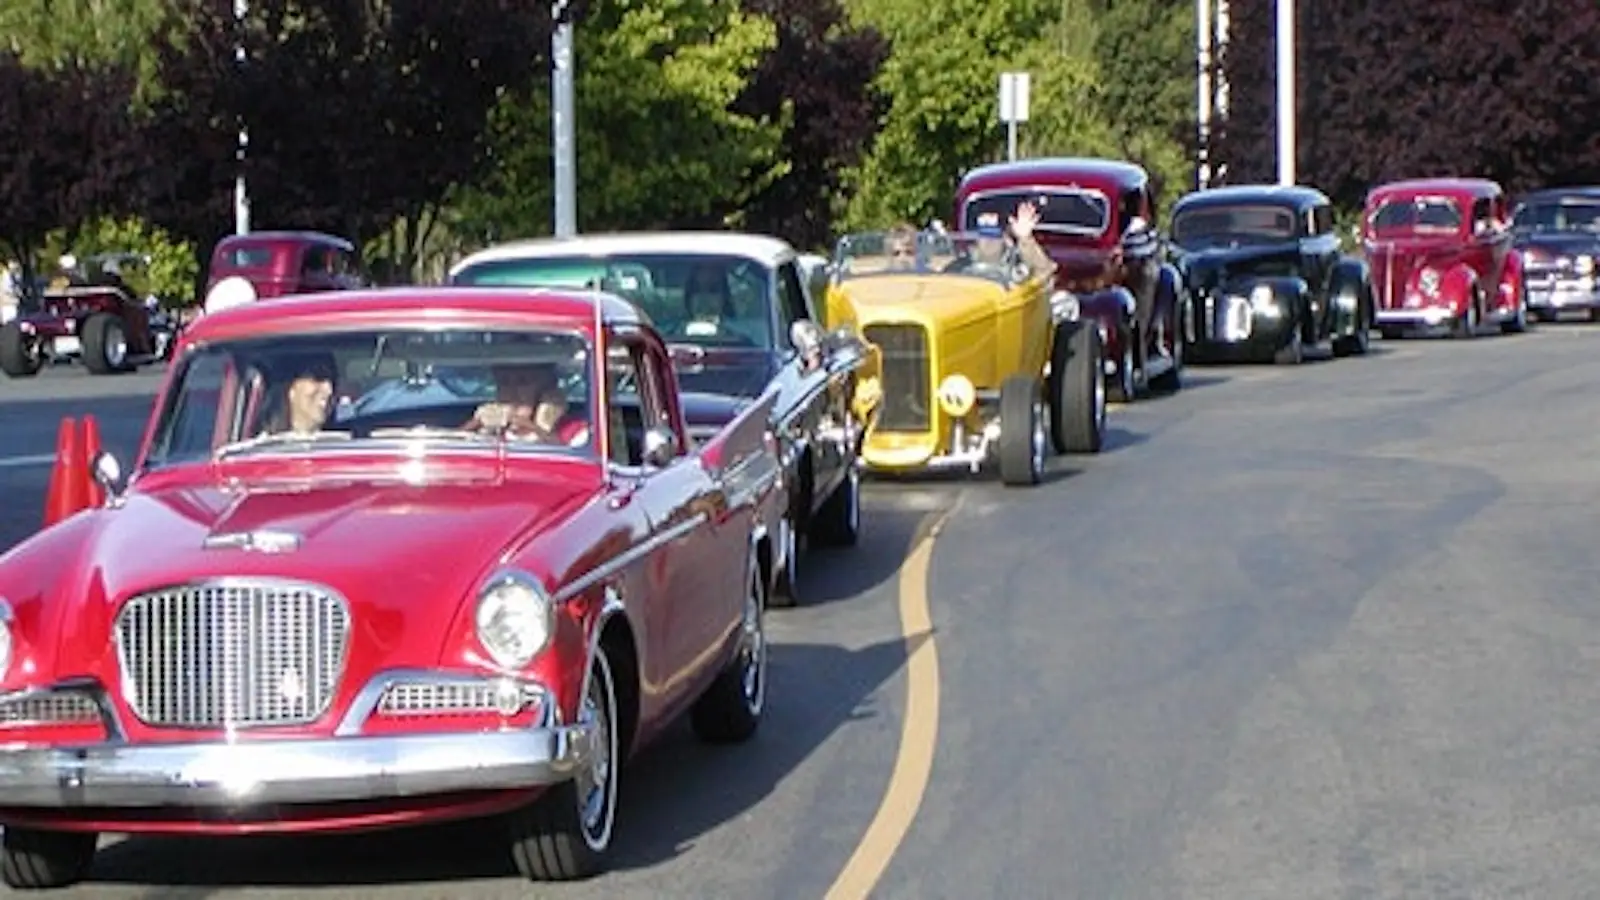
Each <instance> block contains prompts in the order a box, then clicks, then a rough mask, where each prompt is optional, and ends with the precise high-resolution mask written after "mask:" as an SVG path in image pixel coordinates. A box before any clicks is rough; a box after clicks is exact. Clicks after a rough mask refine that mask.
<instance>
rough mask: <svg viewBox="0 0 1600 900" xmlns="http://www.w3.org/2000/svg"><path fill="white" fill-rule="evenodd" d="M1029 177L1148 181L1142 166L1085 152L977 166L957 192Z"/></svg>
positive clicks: (1133, 184)
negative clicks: (1083, 153)
mask: <svg viewBox="0 0 1600 900" xmlns="http://www.w3.org/2000/svg"><path fill="white" fill-rule="evenodd" d="M1029 179H1039V180H1040V181H1041V183H1042V184H1051V183H1054V182H1057V181H1062V180H1066V179H1072V180H1080V181H1092V182H1096V183H1098V184H1102V185H1103V184H1116V185H1118V186H1120V187H1137V186H1143V185H1144V184H1145V183H1146V182H1148V181H1149V175H1148V174H1147V173H1146V172H1145V170H1144V169H1143V167H1141V166H1137V165H1134V164H1133V163H1130V162H1124V161H1122V160H1116V159H1100V158H1097V157H1085V156H1043V157H1037V158H1034V159H1019V160H1014V161H1011V162H997V163H988V164H987V165H982V166H977V167H975V168H973V169H971V170H969V171H968V172H967V174H965V175H963V176H962V177H961V185H960V187H959V188H958V192H967V191H974V190H993V189H998V188H1000V187H1002V186H1007V185H1015V184H1022V183H1025V182H1027V181H1028V180H1029Z"/></svg>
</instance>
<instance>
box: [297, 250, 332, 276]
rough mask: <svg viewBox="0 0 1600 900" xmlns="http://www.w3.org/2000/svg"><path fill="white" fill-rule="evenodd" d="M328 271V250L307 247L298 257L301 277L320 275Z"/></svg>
mask: <svg viewBox="0 0 1600 900" xmlns="http://www.w3.org/2000/svg"><path fill="white" fill-rule="evenodd" d="M327 270H328V248H326V247H307V248H306V252H305V253H304V254H302V255H301V257H300V274H301V275H320V274H322V273H324V272H326V271H327Z"/></svg>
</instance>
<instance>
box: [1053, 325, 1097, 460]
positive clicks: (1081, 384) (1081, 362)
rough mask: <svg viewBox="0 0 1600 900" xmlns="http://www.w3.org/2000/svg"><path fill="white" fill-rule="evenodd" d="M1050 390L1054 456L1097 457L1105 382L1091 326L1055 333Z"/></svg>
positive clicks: (1094, 332)
mask: <svg viewBox="0 0 1600 900" xmlns="http://www.w3.org/2000/svg"><path fill="white" fill-rule="evenodd" d="M1050 388H1051V396H1050V400H1051V402H1050V438H1051V441H1052V442H1053V443H1054V445H1055V449H1056V452H1057V453H1099V452H1100V447H1101V445H1102V444H1104V442H1105V432H1106V380H1105V375H1104V361H1103V356H1102V348H1101V346H1100V331H1099V329H1097V328H1095V326H1094V323H1092V322H1090V323H1087V324H1081V325H1078V326H1077V327H1075V328H1072V330H1071V331H1070V333H1066V334H1063V333H1061V332H1059V331H1058V332H1057V334H1056V341H1055V354H1054V358H1053V359H1052V360H1051V362H1050Z"/></svg>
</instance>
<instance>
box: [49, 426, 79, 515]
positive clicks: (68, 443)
mask: <svg viewBox="0 0 1600 900" xmlns="http://www.w3.org/2000/svg"><path fill="white" fill-rule="evenodd" d="M77 454H78V423H77V422H76V421H74V420H72V419H62V420H61V427H60V428H59V429H57V430H56V461H55V463H54V464H53V465H51V467H50V487H49V488H48V489H46V492H45V495H44V527H46V528H49V527H50V526H51V525H54V524H56V523H57V522H59V521H61V520H62V519H65V518H66V517H67V516H70V515H72V510H71V508H70V507H69V505H68V503H69V500H70V497H69V496H68V484H69V483H70V480H71V478H72V463H73V460H74V459H75V458H76V457H77Z"/></svg>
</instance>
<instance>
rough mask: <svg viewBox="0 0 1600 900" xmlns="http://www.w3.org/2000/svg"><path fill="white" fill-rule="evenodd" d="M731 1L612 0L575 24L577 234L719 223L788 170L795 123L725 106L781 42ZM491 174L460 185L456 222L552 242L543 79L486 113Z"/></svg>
mask: <svg viewBox="0 0 1600 900" xmlns="http://www.w3.org/2000/svg"><path fill="white" fill-rule="evenodd" d="M774 41H775V33H774V28H773V25H772V23H771V22H770V21H768V20H766V19H765V18H763V17H761V16H757V15H751V14H749V13H746V12H744V11H743V10H742V9H741V8H740V5H739V3H738V2H736V0H618V2H614V3H607V4H603V5H599V6H596V7H595V8H594V9H593V10H592V12H591V14H590V17H589V18H588V19H587V20H585V21H584V22H583V23H582V24H581V25H580V26H578V28H577V29H576V35H575V44H576V48H575V49H576V52H575V54H574V57H575V65H576V69H577V83H576V87H575V91H574V94H575V100H576V106H577V109H576V120H577V121H576V123H575V126H574V127H575V130H576V139H577V154H576V158H577V168H578V172H577V176H578V177H577V184H578V197H579V202H578V222H579V226H580V228H581V229H583V230H608V229H623V228H671V227H704V226H717V225H721V224H722V223H723V222H724V220H725V219H726V217H728V216H729V215H730V214H731V213H733V212H734V211H736V210H738V209H739V208H740V206H741V204H742V203H743V201H744V200H745V198H747V197H749V196H751V195H752V194H753V193H755V192H758V191H760V190H761V189H762V188H764V187H765V186H766V185H768V184H770V183H771V182H772V181H774V180H775V179H777V178H779V177H781V176H782V175H784V174H785V172H786V168H785V165H784V163H783V161H782V159H781V154H780V147H781V141H782V136H783V133H784V128H785V127H786V126H787V124H788V122H787V120H783V121H773V120H771V119H768V118H758V117H754V116H751V115H741V114H739V113H737V112H734V111H732V110H731V107H733V105H734V103H735V101H736V100H737V99H739V97H740V94H741V93H742V92H743V90H744V88H745V85H746V83H747V79H748V77H749V75H750V73H751V72H752V71H753V70H754V69H755V67H756V66H757V64H758V63H759V62H760V61H761V60H762V58H763V55H764V54H765V53H766V52H767V51H768V50H769V49H770V48H771V47H772V46H773V44H774ZM491 141H492V143H491V148H492V149H491V154H492V158H493V161H494V171H493V173H492V174H491V175H490V177H489V178H487V179H486V180H485V181H483V182H481V183H479V184H477V185H474V186H473V187H471V188H470V189H467V190H464V191H463V192H462V194H461V196H460V199H459V203H458V205H457V209H458V211H459V219H458V222H457V226H456V227H458V228H460V229H463V230H465V231H467V232H470V233H473V234H475V235H477V236H478V237H479V239H480V240H500V239H507V238H512V237H524V236H533V235H540V234H548V233H550V231H551V230H552V229H551V224H552V222H551V219H552V217H551V212H550V211H551V209H552V207H553V195H552V179H551V172H552V160H551V151H550V143H551V139H550V106H549V95H548V81H547V80H546V81H545V82H544V83H543V84H541V85H539V86H538V87H536V88H535V89H534V90H531V91H520V92H516V93H514V94H508V95H507V96H506V97H505V98H503V99H502V102H501V103H500V105H499V107H498V108H497V110H496V111H495V114H494V115H493V117H492V124H491Z"/></svg>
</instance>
